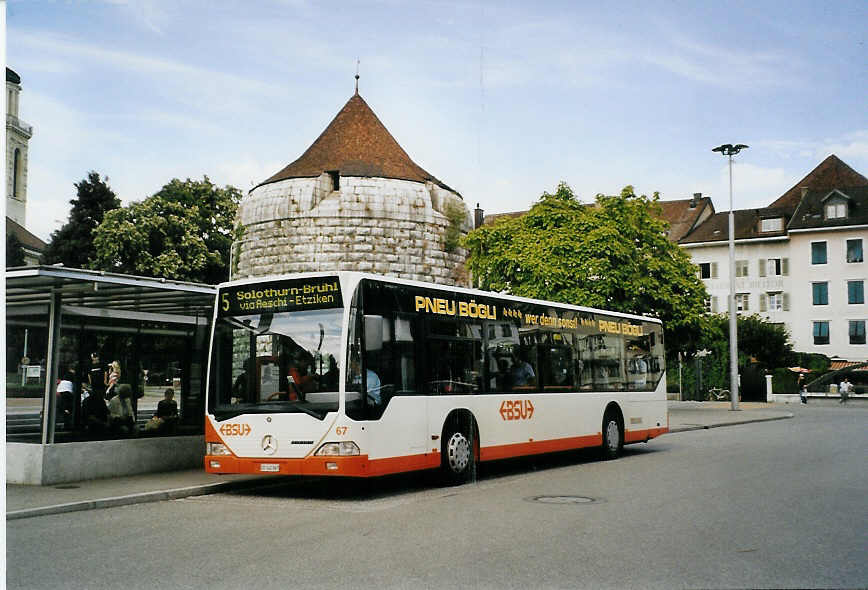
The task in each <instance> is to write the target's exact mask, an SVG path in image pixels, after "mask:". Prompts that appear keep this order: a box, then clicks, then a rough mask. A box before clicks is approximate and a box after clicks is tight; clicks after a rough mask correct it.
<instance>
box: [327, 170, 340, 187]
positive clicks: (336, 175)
mask: <svg viewBox="0 0 868 590" xmlns="http://www.w3.org/2000/svg"><path fill="white" fill-rule="evenodd" d="M326 174H328V175H329V178H330V179H331V181H332V190H333V191H339V190H341V173H340V171H339V170H326Z"/></svg>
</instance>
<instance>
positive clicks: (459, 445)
mask: <svg viewBox="0 0 868 590" xmlns="http://www.w3.org/2000/svg"><path fill="white" fill-rule="evenodd" d="M446 457H447V459H448V460H449V468H450V469H452V471H454V472H455V473H461V472H462V471H464V470H465V469H466V468H467V464H468V463H469V462H470V441H468V440H467V437H465V436H464V435H463V434H461V433H460V432H456V433H455V434H453V435H452V436H451V437H450V438H449V441H448V442H447V443H446Z"/></svg>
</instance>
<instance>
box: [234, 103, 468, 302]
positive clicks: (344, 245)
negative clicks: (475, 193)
mask: <svg viewBox="0 0 868 590" xmlns="http://www.w3.org/2000/svg"><path fill="white" fill-rule="evenodd" d="M237 223H238V224H239V226H240V227H241V230H242V232H243V235H242V237H241V239H240V240H239V241H236V242H235V244H234V246H233V252H232V256H233V262H232V267H233V268H232V278H242V277H249V276H264V275H268V274H279V273H288V272H307V271H340V270H348V271H363V272H374V273H378V274H385V275H390V276H393V277H399V278H406V279H414V280H425V281H432V282H437V283H441V284H447V285H467V284H468V280H467V273H466V270H465V267H464V262H465V259H466V252H465V251H464V250H463V249H461V248H459V247H458V238H459V237H460V236H463V235H465V234H466V233H467V232H468V231H469V230H470V228H471V219H470V214H469V212H468V210H467V207H465V205H464V201H463V199H462V197H461V195H460V194H458V193H457V192H456V191H454V190H453V189H451V188H450V187H449V186H447V185H446V184H444V183H443V182H441V181H440V180H438V179H437V178H435V177H434V176H432V175H431V174H429V173H428V172H426V171H425V170H424V169H423V168H422V167H421V166H419V165H418V164H416V163H415V162H414V161H413V160H412V159H411V158H410V156H408V155H407V153H406V152H405V151H404V150H403V149H402V148H401V146H400V145H398V142H397V141H395V138H394V137H392V135H391V134H390V133H389V131H388V130H387V129H386V127H385V126H384V125H383V123H381V122H380V119H379V118H377V116H376V115H375V114H374V112H373V111H372V110H371V108H370V107H369V106H368V104H367V103H366V102H365V101H364V99H362V97H361V96H359V94H358V90H356V93H355V94H354V95H353V96H352V97H351V98H350V99H349V101H347V103H346V104H345V105H344V107H343V108H342V109H341V110H340V112H339V113H338V114H337V116H335V118H334V119H333V120H332V122H331V123H330V124H329V125H328V126H327V127H326V129H325V130H324V131H323V132H322V133H321V134H320V136H319V137H318V138H317V139H316V141H314V142H313V144H312V145H311V146H310V147H309V148H308V149H307V151H305V152H304V153H303V154H302V155H301V157H299V158H298V159H296V160H295V161H293V162H292V163H290V164H288V165H287V166H286V167H284V168H283V169H282V170H280V171H278V172H277V173H276V174H274V175H273V176H271V177H270V178H268V179H267V180H265V181H263V182H262V183H260V184H259V185H258V186H256V187H254V188H253V189H252V190H251V191H250V193H249V194H248V195H247V196H246V197H245V198H244V199H243V200H242V202H241V204H240V206H239V208H238V215H237Z"/></svg>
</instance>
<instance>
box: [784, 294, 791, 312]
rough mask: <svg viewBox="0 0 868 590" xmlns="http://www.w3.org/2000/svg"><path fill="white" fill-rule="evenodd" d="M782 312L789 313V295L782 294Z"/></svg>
mask: <svg viewBox="0 0 868 590" xmlns="http://www.w3.org/2000/svg"><path fill="white" fill-rule="evenodd" d="M784 311H790V294H789V293H784Z"/></svg>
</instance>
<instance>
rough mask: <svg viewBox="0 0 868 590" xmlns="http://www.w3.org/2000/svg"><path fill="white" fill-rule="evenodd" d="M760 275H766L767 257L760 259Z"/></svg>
mask: <svg viewBox="0 0 868 590" xmlns="http://www.w3.org/2000/svg"><path fill="white" fill-rule="evenodd" d="M759 276H761V277H764V276H766V259H765V258H762V259H760V261H759Z"/></svg>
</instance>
